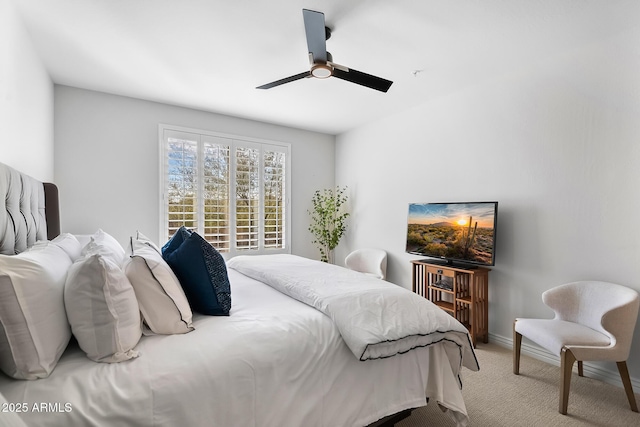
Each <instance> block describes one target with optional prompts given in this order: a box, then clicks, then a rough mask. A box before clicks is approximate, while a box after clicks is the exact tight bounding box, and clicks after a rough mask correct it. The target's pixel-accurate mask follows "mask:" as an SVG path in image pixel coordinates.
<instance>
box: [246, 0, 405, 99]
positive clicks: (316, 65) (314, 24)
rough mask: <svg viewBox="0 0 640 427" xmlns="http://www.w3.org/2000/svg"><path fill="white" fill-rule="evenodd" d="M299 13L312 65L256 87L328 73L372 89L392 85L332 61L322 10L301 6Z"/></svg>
mask: <svg viewBox="0 0 640 427" xmlns="http://www.w3.org/2000/svg"><path fill="white" fill-rule="evenodd" d="M302 17H303V18H304V30H305V33H306V35H307V47H308V48H309V62H310V63H311V69H310V70H309V71H305V72H304V73H300V74H296V75H294V76H291V77H286V78H284V79H280V80H276V81H275V82H271V83H267V84H265V85H262V86H258V87H257V88H256V89H271V88H272V87H276V86H280V85H282V84H285V83H290V82H294V81H296V80H300V79H304V78H308V77H315V78H318V79H326V78H328V77H336V78H339V79H342V80H346V81H348V82H351V83H356V84H359V85H362V86H366V87H368V88H371V89H375V90H379V91H381V92H386V91H388V90H389V87H391V84H392V83H393V82H392V81H389V80H386V79H383V78H381V77H376V76H372V75H371V74H367V73H363V72H361V71H357V70H354V69H353V68H348V67H345V66H344V65H339V64H336V63H335V62H333V58H332V57H331V53H329V52H327V43H326V41H327V40H328V39H329V37H331V30H330V29H329V28H328V27H326V26H325V24H324V13H322V12H316V11H313V10H308V9H302Z"/></svg>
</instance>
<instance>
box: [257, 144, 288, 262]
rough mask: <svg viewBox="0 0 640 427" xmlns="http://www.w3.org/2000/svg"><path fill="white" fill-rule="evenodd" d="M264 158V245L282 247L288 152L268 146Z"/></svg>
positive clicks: (275, 247) (283, 240)
mask: <svg viewBox="0 0 640 427" xmlns="http://www.w3.org/2000/svg"><path fill="white" fill-rule="evenodd" d="M263 159H264V179H263V185H264V189H263V194H264V202H263V206H264V246H265V247H266V248H274V249H281V248H284V245H285V243H284V242H285V203H286V200H287V198H286V196H287V195H286V192H285V190H286V186H285V183H286V152H285V151H284V149H282V148H280V147H276V146H267V147H265V150H264V154H263Z"/></svg>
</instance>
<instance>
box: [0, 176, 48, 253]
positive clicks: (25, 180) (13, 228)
mask: <svg viewBox="0 0 640 427" xmlns="http://www.w3.org/2000/svg"><path fill="white" fill-rule="evenodd" d="M0 197H1V200H0V253H1V254H7V255H13V254H17V253H20V252H22V251H24V250H25V249H27V248H28V247H30V246H32V245H33V244H34V243H35V242H36V241H37V240H47V239H49V240H50V239H53V238H54V237H56V236H57V235H58V234H60V213H59V208H58V189H57V187H56V186H55V185H54V184H49V183H46V184H43V183H42V182H40V181H38V180H36V179H35V178H32V177H30V176H29V175H25V174H23V173H21V172H18V171H17V170H15V169H13V168H11V167H9V166H7V165H5V164H3V163H0Z"/></svg>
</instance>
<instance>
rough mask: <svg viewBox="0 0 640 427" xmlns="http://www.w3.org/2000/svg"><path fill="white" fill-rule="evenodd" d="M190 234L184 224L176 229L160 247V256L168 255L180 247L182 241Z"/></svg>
mask: <svg viewBox="0 0 640 427" xmlns="http://www.w3.org/2000/svg"><path fill="white" fill-rule="evenodd" d="M189 236H191V230H188V229H187V228H186V227H185V226H184V225H183V226H182V227H180V228H179V229H178V231H176V233H175V234H174V235H173V236H172V237H171V239H169V241H168V242H167V243H165V244H164V246H163V247H162V256H165V254H166V255H169V254H170V253H171V252H173V251H175V250H176V249H178V247H180V245H181V244H182V242H184V241H185V240H187V239H188V238H189Z"/></svg>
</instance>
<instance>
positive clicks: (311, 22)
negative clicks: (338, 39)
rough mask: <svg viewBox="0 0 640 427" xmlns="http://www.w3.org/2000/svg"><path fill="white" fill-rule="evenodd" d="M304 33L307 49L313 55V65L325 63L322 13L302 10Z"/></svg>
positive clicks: (325, 50)
mask: <svg viewBox="0 0 640 427" xmlns="http://www.w3.org/2000/svg"><path fill="white" fill-rule="evenodd" d="M302 17H303V18H304V31H305V33H306V34H307V47H308V48H309V53H310V54H312V55H313V62H314V63H318V62H321V63H325V62H327V39H326V34H325V30H324V13H322V12H316V11H314V10H308V9H302Z"/></svg>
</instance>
